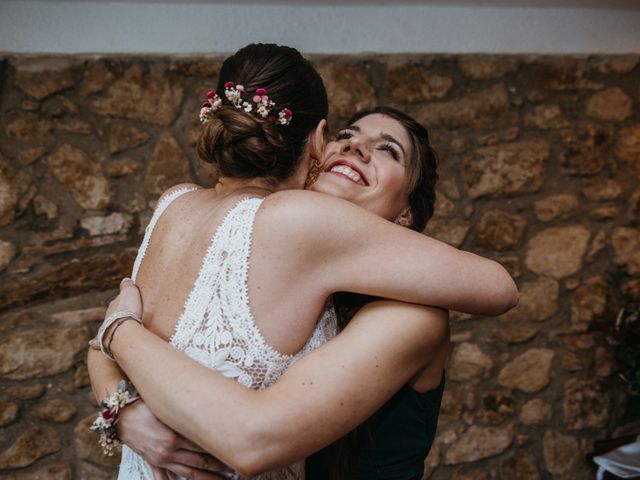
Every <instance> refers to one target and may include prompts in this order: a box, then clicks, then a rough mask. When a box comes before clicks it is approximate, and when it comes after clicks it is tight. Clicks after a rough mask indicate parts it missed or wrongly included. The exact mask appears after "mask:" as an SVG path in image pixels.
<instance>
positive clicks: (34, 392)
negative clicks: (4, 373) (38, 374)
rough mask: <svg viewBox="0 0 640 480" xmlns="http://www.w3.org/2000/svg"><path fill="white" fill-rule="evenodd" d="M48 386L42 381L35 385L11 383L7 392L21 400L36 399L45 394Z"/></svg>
mask: <svg viewBox="0 0 640 480" xmlns="http://www.w3.org/2000/svg"><path fill="white" fill-rule="evenodd" d="M46 390H47V387H46V386H44V385H43V384H41V383H36V384H35V385H11V386H9V387H7V393H8V394H9V395H11V396H12V397H14V398H17V399H19V400H34V399H36V398H40V397H41V396H42V395H44V392H45V391H46Z"/></svg>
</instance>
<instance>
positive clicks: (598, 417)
mask: <svg viewBox="0 0 640 480" xmlns="http://www.w3.org/2000/svg"><path fill="white" fill-rule="evenodd" d="M610 402H611V400H610V397H609V393H608V392H607V391H606V390H605V388H604V387H603V385H601V384H600V383H599V382H597V381H593V380H578V379H576V378H571V379H569V380H567V382H566V383H565V384H564V403H563V411H564V424H565V426H566V427H567V428H568V429H569V430H581V429H583V428H602V427H604V426H605V425H606V424H607V422H608V420H609V408H610Z"/></svg>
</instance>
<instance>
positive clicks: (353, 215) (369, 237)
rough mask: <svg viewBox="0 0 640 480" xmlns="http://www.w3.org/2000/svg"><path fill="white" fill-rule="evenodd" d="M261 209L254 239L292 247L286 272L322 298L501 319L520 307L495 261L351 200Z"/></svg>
mask: <svg viewBox="0 0 640 480" xmlns="http://www.w3.org/2000/svg"><path fill="white" fill-rule="evenodd" d="M261 208H262V214H261V215H258V217H257V219H256V233H259V232H260V231H262V232H266V233H263V238H267V237H268V238H269V241H270V242H271V243H270V244H269V245H275V246H276V247H273V248H274V249H275V248H280V249H281V250H283V251H284V249H286V248H288V250H287V251H286V253H283V252H279V253H280V255H286V257H285V258H287V261H288V263H289V265H287V266H286V268H288V270H287V274H288V275H289V276H291V275H296V279H297V281H298V282H299V283H300V284H301V285H306V286H309V285H312V288H316V289H319V290H320V292H318V295H319V296H320V297H321V298H326V296H328V295H330V294H331V293H333V292H336V291H350V292H356V293H364V294H369V295H374V296H378V297H384V298H393V299H396V300H400V301H404V302H410V303H418V304H422V305H434V306H438V307H441V308H445V309H448V310H457V311H460V312H465V313H471V314H475V315H498V314H501V313H504V312H505V311H507V310H509V309H510V308H512V307H514V306H515V304H516V303H517V297H518V292H517V289H516V286H515V283H514V281H513V279H512V278H511V276H510V275H509V274H508V273H507V271H506V270H505V269H504V268H503V267H502V266H501V265H500V264H498V263H497V262H494V261H492V260H489V259H486V258H482V257H480V256H478V255H474V254H472V253H470V252H464V251H461V250H458V249H456V248H453V247H451V246H449V245H447V244H445V243H443V242H440V241H437V240H435V239H432V238H429V237H427V236H425V235H422V234H419V233H416V232H412V231H410V230H409V229H407V228H402V227H399V226H397V225H394V224H393V223H391V222H389V221H386V220H384V219H382V218H380V217H378V216H376V215H373V214H371V213H370V212H367V211H366V210H364V209H362V208H360V207H358V206H356V205H354V204H352V203H349V202H347V201H344V200H341V199H338V198H335V197H331V196H328V195H324V194H321V193H316V192H308V191H283V192H278V193H275V194H272V195H270V196H268V197H267V198H266V199H265V201H264V202H263V206H262V207H261ZM310 212H311V214H310ZM270 225H277V226H278V228H277V229H274V228H271V229H269V226H270ZM291 245H295V246H296V248H295V249H292V248H290V246H291ZM278 246H282V247H278ZM274 264H275V262H274ZM281 264H282V262H280V265H281Z"/></svg>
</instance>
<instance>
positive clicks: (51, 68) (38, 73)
mask: <svg viewBox="0 0 640 480" xmlns="http://www.w3.org/2000/svg"><path fill="white" fill-rule="evenodd" d="M13 67H14V68H15V69H16V85H17V86H18V87H20V89H21V90H22V91H24V92H25V93H27V94H28V95H31V96H32V97H34V98H36V99H37V100H42V99H44V98H46V97H48V96H49V95H51V94H52V93H56V92H59V91H61V90H64V89H66V88H69V87H71V86H72V85H73V84H74V80H73V73H72V70H71V64H70V62H69V61H68V60H66V59H59V58H50V59H39V58H34V59H21V60H19V61H15V62H13Z"/></svg>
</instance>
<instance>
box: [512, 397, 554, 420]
mask: <svg viewBox="0 0 640 480" xmlns="http://www.w3.org/2000/svg"><path fill="white" fill-rule="evenodd" d="M552 417H553V408H552V407H551V405H549V404H548V403H547V402H546V401H544V400H543V399H542V398H534V399H531V400H529V401H528V402H527V403H525V404H524V405H523V406H522V409H521V410H520V415H519V418H520V421H521V422H522V423H523V424H525V425H529V426H537V425H546V424H548V423H549V422H550V421H551V418H552Z"/></svg>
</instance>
